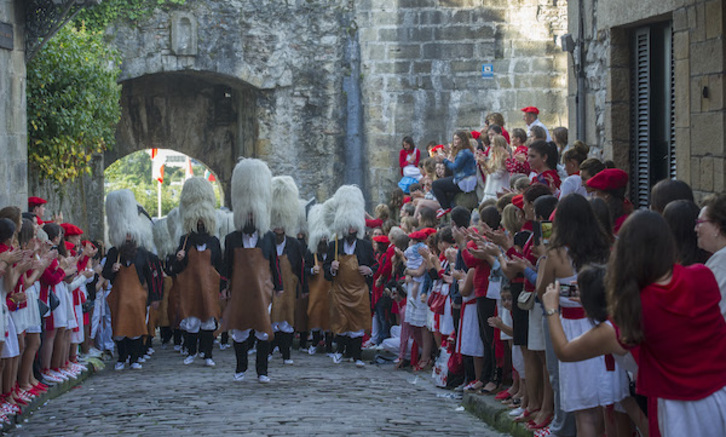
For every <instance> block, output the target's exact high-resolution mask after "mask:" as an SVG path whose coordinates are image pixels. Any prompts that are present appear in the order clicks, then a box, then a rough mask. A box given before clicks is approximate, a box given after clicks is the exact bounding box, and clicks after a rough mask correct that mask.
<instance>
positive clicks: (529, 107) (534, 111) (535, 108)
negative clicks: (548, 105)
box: [522, 106, 539, 114]
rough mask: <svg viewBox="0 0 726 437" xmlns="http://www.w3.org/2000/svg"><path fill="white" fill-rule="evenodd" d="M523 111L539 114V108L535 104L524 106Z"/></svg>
mask: <svg viewBox="0 0 726 437" xmlns="http://www.w3.org/2000/svg"><path fill="white" fill-rule="evenodd" d="M522 112H531V113H532V114H539V109H537V107H535V106H527V107H526V108H522Z"/></svg>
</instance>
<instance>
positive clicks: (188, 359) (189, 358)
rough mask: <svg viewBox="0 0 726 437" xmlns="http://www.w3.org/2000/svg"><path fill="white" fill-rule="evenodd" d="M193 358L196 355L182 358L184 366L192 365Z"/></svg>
mask: <svg viewBox="0 0 726 437" xmlns="http://www.w3.org/2000/svg"><path fill="white" fill-rule="evenodd" d="M195 357H196V355H189V356H188V357H186V358H184V364H192V363H193V362H194V358H195Z"/></svg>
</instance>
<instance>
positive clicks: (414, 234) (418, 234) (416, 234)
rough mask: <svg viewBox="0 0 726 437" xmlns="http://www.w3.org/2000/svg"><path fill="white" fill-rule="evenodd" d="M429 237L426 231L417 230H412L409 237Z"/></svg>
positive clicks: (414, 238)
mask: <svg viewBox="0 0 726 437" xmlns="http://www.w3.org/2000/svg"><path fill="white" fill-rule="evenodd" d="M428 237H429V236H428V235H426V232H424V231H415V232H411V233H410V234H408V238H411V239H412V240H421V241H423V240H425V239H427V238H428Z"/></svg>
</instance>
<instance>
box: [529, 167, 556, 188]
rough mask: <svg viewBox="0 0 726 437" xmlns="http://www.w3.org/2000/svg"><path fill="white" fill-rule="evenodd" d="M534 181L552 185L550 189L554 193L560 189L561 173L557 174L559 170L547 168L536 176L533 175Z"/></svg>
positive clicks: (534, 182)
mask: <svg viewBox="0 0 726 437" xmlns="http://www.w3.org/2000/svg"><path fill="white" fill-rule="evenodd" d="M532 183H533V184H536V183H540V184H545V185H547V186H548V187H550V190H552V192H553V193H554V192H556V191H557V190H559V189H560V184H561V183H562V182H561V181H560V175H558V174H557V170H547V171H543V172H542V173H540V174H538V175H536V176H532Z"/></svg>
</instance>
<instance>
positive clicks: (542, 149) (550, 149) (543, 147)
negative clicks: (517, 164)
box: [529, 140, 559, 170]
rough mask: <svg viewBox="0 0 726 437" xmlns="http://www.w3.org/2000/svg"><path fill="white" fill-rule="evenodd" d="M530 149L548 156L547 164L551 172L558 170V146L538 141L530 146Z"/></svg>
mask: <svg viewBox="0 0 726 437" xmlns="http://www.w3.org/2000/svg"><path fill="white" fill-rule="evenodd" d="M529 148H530V149H532V150H534V151H535V152H537V153H539V154H540V155H547V160H546V161H545V163H546V164H547V167H549V168H550V170H556V169H557V162H559V155H558V152H557V144H555V143H553V142H552V141H550V142H547V141H545V140H537V141H535V142H533V143H532V144H530V145H529Z"/></svg>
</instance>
